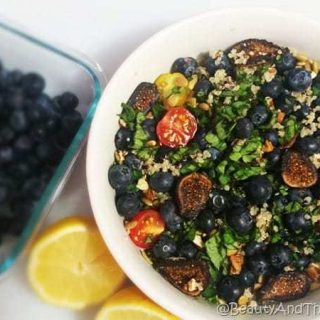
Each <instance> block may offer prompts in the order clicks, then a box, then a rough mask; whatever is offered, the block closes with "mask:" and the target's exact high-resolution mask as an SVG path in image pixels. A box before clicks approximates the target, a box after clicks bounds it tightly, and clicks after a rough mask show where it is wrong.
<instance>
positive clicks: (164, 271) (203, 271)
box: [155, 258, 210, 297]
mask: <svg viewBox="0 0 320 320" xmlns="http://www.w3.org/2000/svg"><path fill="white" fill-rule="evenodd" d="M155 268H156V269H157V270H158V271H159V273H160V274H161V275H162V276H163V277H164V278H165V279H166V280H168V281H169V282H170V283H171V284H172V285H174V286H175V287H176V288H177V289H179V290H180V291H182V292H183V293H185V294H187V295H189V296H192V297H197V296H199V295H200V294H201V292H202V291H203V290H204V289H205V288H206V287H207V286H208V284H209V279H210V275H209V269H208V266H207V264H206V263H205V262H204V261H202V260H186V259H184V258H171V259H167V260H162V261H159V262H156V263H155Z"/></svg>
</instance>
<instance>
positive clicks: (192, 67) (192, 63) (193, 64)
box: [171, 57, 198, 78]
mask: <svg viewBox="0 0 320 320" xmlns="http://www.w3.org/2000/svg"><path fill="white" fill-rule="evenodd" d="M197 67H198V62H197V61H196V60H195V59H194V58H191V57H186V58H178V59H177V60H175V61H174V63H173V65H172V67H171V72H180V73H182V74H183V75H185V76H186V77H187V78H189V77H191V76H192V75H193V74H194V73H195V71H196V69H197Z"/></svg>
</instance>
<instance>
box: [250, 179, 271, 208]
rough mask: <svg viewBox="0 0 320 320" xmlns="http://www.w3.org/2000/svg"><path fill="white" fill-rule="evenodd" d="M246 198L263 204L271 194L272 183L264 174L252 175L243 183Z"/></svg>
mask: <svg viewBox="0 0 320 320" xmlns="http://www.w3.org/2000/svg"><path fill="white" fill-rule="evenodd" d="M245 193H246V196H247V198H248V200H249V201H250V202H251V203H254V204H263V203H265V202H267V201H268V200H269V199H270V198H271V196H272V184H271V182H270V180H269V179H268V178H267V177H266V176H254V177H252V178H250V179H249V180H248V182H247V183H246V185H245Z"/></svg>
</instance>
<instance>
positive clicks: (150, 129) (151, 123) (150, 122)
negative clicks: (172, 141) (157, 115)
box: [142, 119, 157, 140]
mask: <svg viewBox="0 0 320 320" xmlns="http://www.w3.org/2000/svg"><path fill="white" fill-rule="evenodd" d="M142 128H143V130H144V131H145V133H146V134H147V135H148V138H149V139H150V140H157V134H156V121H155V120H154V119H146V120H144V121H143V122H142Z"/></svg>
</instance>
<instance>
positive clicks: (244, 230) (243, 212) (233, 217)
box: [227, 207, 254, 235]
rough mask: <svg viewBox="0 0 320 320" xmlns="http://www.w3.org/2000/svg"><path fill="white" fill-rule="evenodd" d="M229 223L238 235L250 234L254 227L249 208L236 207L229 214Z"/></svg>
mask: <svg viewBox="0 0 320 320" xmlns="http://www.w3.org/2000/svg"><path fill="white" fill-rule="evenodd" d="M227 223H228V224H229V226H230V227H231V228H232V229H233V230H234V231H235V232H237V233H238V234H240V235H244V234H248V233H249V232H250V231H251V230H252V228H253V227H254V221H253V218H252V216H251V215H250V213H249V211H248V210H247V208H244V207H235V208H232V209H230V210H229V211H228V212H227Z"/></svg>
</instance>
